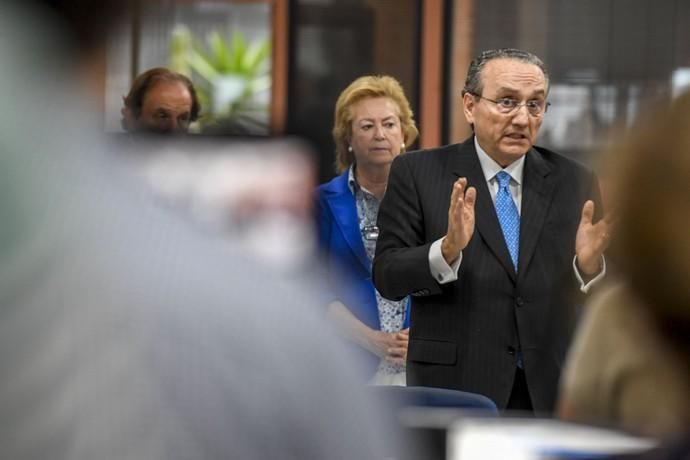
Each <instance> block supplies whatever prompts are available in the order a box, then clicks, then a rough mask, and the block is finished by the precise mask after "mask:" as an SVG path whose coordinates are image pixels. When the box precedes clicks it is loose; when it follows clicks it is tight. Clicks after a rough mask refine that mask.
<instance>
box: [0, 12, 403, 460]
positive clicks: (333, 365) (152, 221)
mask: <svg viewBox="0 0 690 460" xmlns="http://www.w3.org/2000/svg"><path fill="white" fill-rule="evenodd" d="M119 3H120V2H86V1H43V2H40V1H34V2H26V1H24V2H3V3H2V4H0V36H1V39H0V60H1V61H2V62H3V63H5V70H3V72H1V73H0V98H1V99H2V100H3V103H4V104H5V107H6V108H7V109H8V110H6V111H4V115H3V116H2V123H0V152H1V153H0V187H1V188H2V193H0V260H1V261H2V263H0V374H2V376H3V377H2V379H0V427H2V428H1V429H0V457H2V458H14V459H20V458H21V459H42V458H53V459H70V460H82V459H118V460H123V459H147V460H151V459H173V460H174V459H189V458H195V459H211V458H213V459H217V458H281V459H282V458H299V459H302V458H343V459H344V458H384V457H385V456H386V454H385V453H384V452H383V451H384V449H385V448H390V445H393V444H394V443H393V442H391V439H390V438H389V437H388V435H389V434H390V433H383V432H382V431H381V430H382V429H383V428H382V424H380V423H379V422H378V416H379V413H380V411H379V410H378V409H375V408H376V407H378V406H377V405H376V404H374V402H372V401H368V400H366V399H364V398H363V396H362V394H361V393H360V391H359V390H360V386H359V385H356V384H355V383H354V382H355V381H356V380H357V378H356V377H355V376H354V374H355V373H356V370H357V365H356V363H355V362H353V361H351V360H350V357H349V355H348V354H347V353H345V352H344V351H343V350H342V349H340V348H339V347H338V346H337V345H336V344H335V343H334V342H333V341H332V339H331V333H330V332H329V329H328V327H327V323H325V322H323V321H322V319H323V318H322V315H321V314H320V313H319V312H318V310H319V307H318V305H322V302H323V299H321V297H320V296H318V295H317V294H316V293H314V292H313V290H312V289H310V286H309V285H308V284H304V285H303V284H301V282H297V281H293V280H290V279H286V278H285V277H282V276H278V275H276V274H275V273H273V271H271V269H270V267H268V266H266V265H259V264H257V263H256V260H255V258H254V257H253V255H252V254H248V253H247V252H246V251H243V250H242V249H241V248H227V247H226V246H224V245H222V244H220V243H219V240H220V239H221V238H220V237H217V235H214V234H212V233H207V234H205V235H204V236H201V235H200V233H201V232H199V231H198V230H199V229H198V228H196V227H193V226H191V225H188V221H187V220H186V219H185V217H183V216H181V215H178V214H177V213H174V212H173V211H172V210H170V209H161V208H160V207H158V206H156V204H155V203H154V202H153V200H151V196H150V194H149V193H148V192H147V191H145V190H144V189H145V187H143V186H142V184H141V183H139V182H137V181H136V180H133V179H131V178H130V176H128V175H126V174H125V170H126V168H118V167H117V166H115V162H114V159H115V155H111V154H110V153H109V152H106V151H104V149H103V147H102V145H101V143H100V139H99V136H98V133H99V132H100V131H102V127H101V126H100V125H99V123H98V122H99V120H101V117H100V116H98V115H99V114H97V113H96V112H94V110H92V108H91V107H90V105H89V101H84V100H82V99H83V97H84V95H85V94H84V93H85V92H87V91H86V90H85V89H84V88H85V87H87V86H88V85H89V84H90V83H89V82H90V81H91V77H92V76H93V75H96V76H98V75H100V76H101V77H102V75H103V74H102V73H100V72H93V73H92V72H90V71H89V70H90V69H91V70H93V69H95V68H97V66H96V67H93V66H95V64H93V62H91V61H90V59H91V58H92V57H94V56H96V57H97V56H100V55H101V54H100V52H99V51H98V49H97V47H95V46H94V44H95V43H96V42H97V41H98V42H101V39H102V38H104V35H102V34H105V33H106V31H107V30H108V28H107V25H108V24H109V21H110V20H111V19H113V18H115V17H117V14H116V13H117V10H118V8H119V6H120V4H119ZM77 51H79V52H77ZM96 62H98V61H96ZM37 128H40V129H37ZM305 283H306V281H305ZM314 283H315V282H314ZM286 325H289V327H287V326H286Z"/></svg>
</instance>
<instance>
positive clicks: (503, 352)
mask: <svg viewBox="0 0 690 460" xmlns="http://www.w3.org/2000/svg"><path fill="white" fill-rule="evenodd" d="M548 90H549V81H548V74H547V72H546V69H545V67H544V64H543V63H542V61H541V60H540V59H539V58H538V57H536V56H534V55H533V54H531V53H527V52H524V51H520V50H514V49H502V50H491V51H487V52H484V53H482V54H481V55H480V56H479V57H477V58H476V59H475V60H474V61H473V62H472V63H471V64H470V68H469V70H468V75H467V80H466V83H465V88H464V90H463V97H464V102H463V103H464V113H465V117H466V118H467V120H468V122H469V123H470V124H471V125H472V128H473V130H474V135H473V136H472V137H471V138H470V139H468V140H467V141H465V142H464V143H462V144H459V145H450V146H444V147H440V148H436V149H430V150H427V151H420V152H413V153H409V154H407V155H403V156H401V157H399V158H398V159H396V161H395V162H394V164H393V166H392V169H391V173H390V179H389V184H388V189H387V191H386V196H385V198H384V200H383V203H382V204H381V209H380V213H379V217H378V225H379V228H380V236H379V240H378V243H377V248H376V258H375V260H374V267H373V271H374V273H373V275H374V282H375V285H376V287H377V289H378V290H379V291H380V292H381V294H382V295H384V296H386V297H390V298H394V299H398V298H401V297H403V296H406V295H410V294H411V295H413V296H414V298H413V303H412V316H411V323H410V342H409V350H408V363H407V382H408V385H423V386H432V387H444V388H453V389H459V390H464V391H470V392H476V393H481V394H484V395H486V396H488V397H490V398H491V399H493V400H494V401H495V402H496V403H497V405H498V407H499V408H508V409H521V410H529V411H531V410H535V411H539V412H547V413H548V412H551V411H552V410H553V406H554V400H555V398H556V391H557V383H558V379H559V375H560V370H561V365H562V362H563V359H564V354H565V352H566V349H567V348H568V345H569V343H570V338H571V334H572V330H573V328H574V325H575V322H576V318H577V305H578V304H579V303H580V300H581V299H579V297H580V296H582V295H583V293H586V292H587V290H588V289H589V288H590V287H591V285H592V284H593V283H595V282H596V281H597V280H598V279H600V278H601V277H602V276H603V275H604V273H605V263H604V258H603V252H604V249H605V248H606V246H607V244H608V226H609V224H608V220H607V219H600V220H599V221H598V222H596V223H594V222H593V219H594V210H595V209H596V210H597V211H600V209H601V207H600V204H599V201H600V195H599V189H598V184H597V180H596V177H595V176H594V175H593V174H592V173H591V172H589V171H588V170H587V169H585V168H584V167H583V166H581V165H578V164H577V163H575V162H573V161H570V160H568V159H566V158H564V157H562V156H560V155H558V154H556V153H554V152H551V151H549V150H546V149H543V148H539V147H534V146H533V143H534V140H535V139H536V137H537V133H538V130H539V127H540V126H541V123H542V121H543V116H544V113H545V112H546V109H547V107H548V103H547V102H546V98H547V95H548ZM595 203H596V205H595Z"/></svg>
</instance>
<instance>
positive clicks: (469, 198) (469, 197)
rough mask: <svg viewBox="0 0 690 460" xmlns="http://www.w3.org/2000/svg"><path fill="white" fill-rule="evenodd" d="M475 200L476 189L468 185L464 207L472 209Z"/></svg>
mask: <svg viewBox="0 0 690 460" xmlns="http://www.w3.org/2000/svg"><path fill="white" fill-rule="evenodd" d="M476 201H477V189H476V188H474V187H468V188H467V192H465V208H469V209H474V203H475V202H476Z"/></svg>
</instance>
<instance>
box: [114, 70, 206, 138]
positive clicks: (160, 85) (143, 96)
mask: <svg viewBox="0 0 690 460" xmlns="http://www.w3.org/2000/svg"><path fill="white" fill-rule="evenodd" d="M123 101H124V107H123V108H122V111H121V113H122V128H123V129H124V130H125V131H129V132H140V133H141V132H144V133H158V134H184V133H186V132H187V131H188V130H189V125H190V124H191V123H193V122H195V121H196V120H197V119H198V118H199V112H200V111H201V104H200V103H199V99H198V98H197V94H196V90H195V89H194V85H193V84H192V82H191V80H190V79H189V78H187V77H186V76H184V75H182V74H180V73H177V72H173V71H171V70H168V69H166V68H163V67H156V68H153V69H150V70H147V71H146V72H144V73H142V74H141V75H139V76H138V77H137V78H135V79H134V82H133V83H132V87H131V88H130V90H129V93H128V94H127V96H125V97H124V98H123Z"/></svg>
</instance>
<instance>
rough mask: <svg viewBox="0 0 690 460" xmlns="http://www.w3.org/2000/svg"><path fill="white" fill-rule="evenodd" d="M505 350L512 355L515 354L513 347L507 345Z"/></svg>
mask: <svg viewBox="0 0 690 460" xmlns="http://www.w3.org/2000/svg"><path fill="white" fill-rule="evenodd" d="M507 351H508V354H509V355H511V356H513V355H514V354H515V347H508V348H507Z"/></svg>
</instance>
